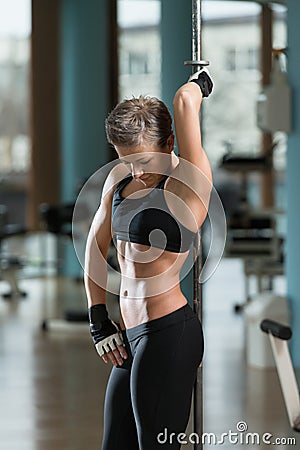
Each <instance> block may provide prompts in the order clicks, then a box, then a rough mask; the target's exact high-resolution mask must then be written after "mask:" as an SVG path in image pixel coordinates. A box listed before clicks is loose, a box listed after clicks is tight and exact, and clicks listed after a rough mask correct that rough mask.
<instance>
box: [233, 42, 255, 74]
mask: <svg viewBox="0 0 300 450" xmlns="http://www.w3.org/2000/svg"><path fill="white" fill-rule="evenodd" d="M225 67H226V69H227V70H229V71H231V72H234V71H238V70H259V50H258V48H252V47H250V48H249V47H248V48H244V49H236V48H228V49H227V50H226V52H225Z"/></svg>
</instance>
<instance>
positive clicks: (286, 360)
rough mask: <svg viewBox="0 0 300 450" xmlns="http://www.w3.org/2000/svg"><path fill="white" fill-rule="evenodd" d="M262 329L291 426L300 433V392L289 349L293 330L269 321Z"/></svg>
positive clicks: (267, 320)
mask: <svg viewBox="0 0 300 450" xmlns="http://www.w3.org/2000/svg"><path fill="white" fill-rule="evenodd" d="M260 328H261V330H262V331H263V332H265V333H267V334H268V335H269V338H270V342H271V346H272V351H273V355H274V359H275V363H276V367H277V372H278V376H279V380H280V385H281V389H282V394H283V397H284V402H285V406H286V410H287V414H288V418H289V422H290V425H291V427H292V428H293V429H294V430H295V431H299V432H300V398H299V390H298V385H297V380H296V376H295V372H294V369H293V365H292V361H291V357H290V352H289V348H288V341H289V339H291V337H292V330H291V328H290V327H288V326H286V325H283V324H281V323H279V322H276V321H274V320H269V319H265V320H263V321H262V322H261V324H260Z"/></svg>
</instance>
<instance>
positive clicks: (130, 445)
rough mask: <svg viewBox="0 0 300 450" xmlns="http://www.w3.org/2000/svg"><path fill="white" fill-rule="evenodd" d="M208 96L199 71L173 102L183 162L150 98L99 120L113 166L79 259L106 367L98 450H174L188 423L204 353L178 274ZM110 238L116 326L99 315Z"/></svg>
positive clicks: (186, 245)
mask: <svg viewBox="0 0 300 450" xmlns="http://www.w3.org/2000/svg"><path fill="white" fill-rule="evenodd" d="M191 81H192V82H191ZM211 90H212V81H211V79H210V77H209V74H208V72H207V71H205V70H202V71H200V72H198V73H197V74H195V75H194V76H193V79H190V82H188V83H186V84H184V85H183V86H181V87H180V88H179V90H178V91H177V92H176V94H175V97H174V102H173V105H174V122H175V131H176V138H177V143H178V150H179V154H180V157H177V156H176V155H175V153H174V151H173V150H174V134H173V131H172V119H171V116H170V113H169V111H168V109H167V107H166V106H165V104H164V103H163V102H161V101H160V100H158V99H157V98H153V97H143V96H140V97H139V98H132V99H130V100H124V101H122V102H121V103H120V104H118V105H117V106H116V107H115V108H114V110H113V111H112V112H111V113H110V115H109V116H108V118H107V120H106V133H107V138H108V141H109V143H111V144H112V145H113V146H114V148H115V150H116V152H117V154H118V157H119V159H120V164H117V165H116V166H115V167H114V168H113V170H112V171H111V172H110V173H109V175H108V177H107V179H106V181H105V185H104V188H103V192H102V199H101V204H100V207H99V209H98V211H97V213H96V215H95V217H94V221H93V224H92V226H91V230H90V233H89V236H88V240H87V246H86V256H85V286H86V292H87V297H88V305H89V317H90V330H91V334H92V337H93V341H94V344H95V346H96V349H97V351H98V353H99V355H100V356H101V358H102V359H103V361H104V362H105V363H108V362H109V361H111V363H112V364H113V368H112V371H111V374H110V378H109V381H108V385H107V390H106V398H105V405H104V417H105V418H104V436H103V441H102V450H127V449H128V450H138V449H140V450H155V449H161V448H172V449H179V448H180V436H181V437H182V435H180V433H184V432H185V429H186V426H187V423H188V419H189V413H190V406H191V398H192V392H193V385H194V382H195V377H196V371H197V368H198V366H199V365H200V363H201V361H202V356H203V348H204V347H203V334H202V328H201V323H200V322H199V320H198V318H197V316H196V314H195V313H194V312H193V311H192V309H191V308H190V306H189V305H188V303H187V299H186V298H185V296H184V295H183V293H182V291H181V288H180V271H181V268H182V266H183V264H184V262H185V261H186V259H187V256H188V254H189V251H190V249H192V248H193V242H194V240H195V237H196V236H197V232H198V230H199V228H200V227H201V225H202V223H203V221H204V219H205V217H206V215H207V208H208V203H209V196H210V191H211V183H212V176H211V168H210V164H209V161H208V158H207V156H206V154H205V152H204V150H203V148H202V143H201V130H200V123H199V112H200V108H201V103H202V98H203V97H205V96H208V95H209V94H210V92H211ZM112 239H113V241H114V243H115V245H116V249H117V253H118V262H119V266H120V271H121V285H120V323H118V324H116V323H114V322H112V321H111V320H110V319H109V317H108V313H107V310H106V307H105V299H106V280H107V263H106V258H107V253H108V248H109V246H110V244H111V240H112Z"/></svg>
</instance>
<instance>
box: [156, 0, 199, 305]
mask: <svg viewBox="0 0 300 450" xmlns="http://www.w3.org/2000/svg"><path fill="white" fill-rule="evenodd" d="M161 8H162V9H161V45H162V61H161V83H162V100H163V101H164V102H165V103H166V105H167V106H168V108H169V109H170V112H171V113H172V114H173V106H172V105H173V97H174V94H175V92H176V90H177V89H178V88H179V87H180V85H182V84H183V83H184V82H185V81H186V80H187V79H188V77H189V75H190V74H191V68H190V67H186V66H184V61H186V60H190V59H191V55H192V28H191V27H192V2H191V1H190V0H187V1H185V0H162V1H161ZM188 264H189V265H191V262H190V261H189V262H188ZM181 287H182V291H183V293H184V295H185V296H186V297H187V299H188V302H189V304H190V305H192V303H193V270H192V269H191V270H190V272H189V273H188V275H187V276H186V277H185V278H184V279H183V280H182V282H181Z"/></svg>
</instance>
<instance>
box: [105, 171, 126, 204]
mask: <svg viewBox="0 0 300 450" xmlns="http://www.w3.org/2000/svg"><path fill="white" fill-rule="evenodd" d="M128 174H129V172H128V169H127V168H126V167H125V166H124V164H117V165H116V166H114V167H113V168H112V170H111V171H110V172H109V174H108V175H107V178H106V180H105V182H104V185H103V189H102V199H101V200H102V201H103V200H107V199H111V198H112V197H113V194H114V192H115V190H116V188H117V186H118V184H119V183H120V182H121V181H122V180H123V179H124V178H125V177H126V176H128Z"/></svg>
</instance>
